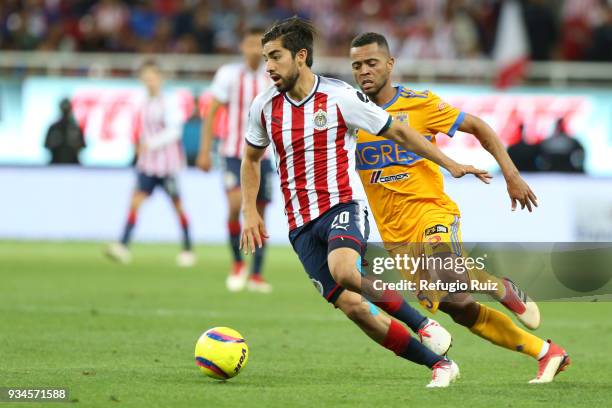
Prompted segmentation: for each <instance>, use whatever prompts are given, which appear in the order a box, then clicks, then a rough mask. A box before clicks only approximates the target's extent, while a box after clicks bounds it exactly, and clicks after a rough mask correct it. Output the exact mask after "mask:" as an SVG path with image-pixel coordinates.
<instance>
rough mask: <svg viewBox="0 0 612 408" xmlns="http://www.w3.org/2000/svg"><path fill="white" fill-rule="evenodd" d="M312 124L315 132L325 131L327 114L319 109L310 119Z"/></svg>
mask: <svg viewBox="0 0 612 408" xmlns="http://www.w3.org/2000/svg"><path fill="white" fill-rule="evenodd" d="M312 121H313V123H314V128H315V129H317V130H325V129H327V112H325V111H324V110H323V109H319V110H318V111H317V112H316V113H315V114H314V117H313V119H312Z"/></svg>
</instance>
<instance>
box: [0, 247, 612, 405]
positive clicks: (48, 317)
mask: <svg viewBox="0 0 612 408" xmlns="http://www.w3.org/2000/svg"><path fill="white" fill-rule="evenodd" d="M101 250H102V245H101V244H91V243H14V242H0V322H1V324H2V330H1V331H0V356H1V359H0V387H1V386H18V387H28V386H38V387H41V386H45V387H51V386H57V387H68V388H70V390H71V399H72V402H73V404H71V405H73V406H82V407H109V406H123V407H225V406H234V407H239V406H245V407H246V406H248V407H251V406H265V407H275V406H278V407H289V406H304V407H315V406H326V407H327V406H334V407H335V406H389V407H393V406H407V407H410V406H412V407H416V406H423V407H424V406H427V407H437V406H468V407H478V406H483V407H491V406H495V407H500V406H501V407H517V406H519V407H527V406H539V407H552V406H588V407H594V406H603V405H609V401H610V395H612V354H611V353H610V347H611V346H612V320H611V319H610V314H611V313H612V304H611V303H606V302H597V303H542V304H541V305H540V307H541V310H542V314H543V324H542V327H541V329H540V330H538V332H537V334H538V335H540V336H541V337H544V338H552V339H554V340H556V341H557V342H559V343H561V344H562V345H564V346H565V347H566V348H567V350H568V351H569V352H570V354H571V358H572V365H571V366H570V368H569V370H568V371H567V372H565V373H562V374H561V375H560V376H559V377H558V378H557V381H556V382H555V383H553V384H548V385H540V386H534V385H528V384H527V381H528V380H529V379H531V378H532V377H534V375H535V371H536V363H535V361H533V360H531V359H530V358H528V357H525V356H523V355H519V354H517V353H513V352H509V351H506V350H502V349H499V348H496V347H494V346H493V345H491V344H489V343H487V342H485V341H483V340H481V339H479V338H477V337H475V336H473V335H471V333H469V332H468V331H467V330H465V329H464V328H462V327H459V326H457V325H455V324H453V323H452V322H451V321H450V320H449V319H448V318H446V316H443V315H441V314H438V315H436V319H438V320H439V321H440V322H441V323H442V324H444V325H445V326H446V327H447V328H448V329H449V330H450V331H451V333H453V336H454V346H453V348H452V349H451V353H450V356H451V357H452V358H453V359H455V360H456V361H457V362H458V363H459V365H460V367H461V372H462V378H461V379H460V380H459V382H457V383H456V384H455V385H454V386H452V387H450V388H448V389H441V390H426V389H425V388H424V386H425V384H426V383H427V382H428V381H429V379H430V372H429V371H428V370H426V369H425V368H423V367H418V366H415V365H412V364H410V363H408V362H406V361H404V360H401V359H399V358H397V357H395V356H394V355H393V354H392V353H391V352H389V351H387V350H384V349H382V348H381V347H379V346H378V345H376V344H374V343H373V342H371V341H370V340H369V339H368V338H366V336H365V335H363V334H362V333H361V332H360V331H359V330H358V329H357V327H355V326H353V325H352V323H350V322H349V321H348V320H346V319H345V318H344V317H343V316H342V315H341V313H340V312H339V311H337V310H334V309H333V308H332V307H331V306H330V305H328V304H327V303H326V302H325V301H323V300H322V299H321V298H320V296H319V295H318V293H317V292H316V291H315V290H314V288H313V287H312V285H311V283H310V281H309V280H308V279H307V277H306V275H305V273H304V272H303V271H302V269H301V267H300V264H299V262H298V260H297V257H296V256H295V255H294V253H293V252H292V251H291V250H290V249H289V248H287V247H273V248H270V250H269V252H268V255H269V256H268V258H267V264H266V269H267V276H268V279H269V281H270V282H271V283H272V284H273V285H274V293H273V294H271V295H260V294H252V293H247V292H244V293H238V294H229V293H227V292H226V291H225V287H224V279H225V276H226V272H227V269H228V262H229V249H227V248H225V247H224V246H200V247H199V248H198V255H199V265H198V266H197V267H196V268H193V269H179V268H177V267H176V266H174V256H175V255H176V252H177V248H176V246H173V245H136V246H135V247H134V251H133V253H134V258H135V259H134V262H133V263H132V264H131V265H130V266H122V265H117V264H114V263H112V262H110V261H108V260H107V259H105V258H104V257H103V256H102V252H101ZM213 326H229V327H232V328H235V329H237V330H238V331H240V332H241V333H242V334H243V336H245V337H246V339H247V342H248V344H249V346H250V353H251V354H250V358H249V364H248V366H247V367H246V369H245V370H244V371H243V372H242V373H241V374H240V375H239V376H238V377H236V378H234V379H232V380H230V381H227V382H217V381H214V380H211V379H209V378H206V377H204V376H203V375H202V374H201V373H200V371H199V370H198V368H197V367H196V365H195V364H194V358H193V350H194V344H195V341H196V339H197V338H198V336H199V335H200V334H201V333H202V332H203V331H204V330H206V329H208V328H210V327H213ZM8 405H9V404H6V403H0V408H1V407H3V406H8ZM15 406H18V407H26V406H40V404H25V403H20V404H18V405H15Z"/></svg>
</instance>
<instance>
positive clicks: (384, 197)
mask: <svg viewBox="0 0 612 408" xmlns="http://www.w3.org/2000/svg"><path fill="white" fill-rule="evenodd" d="M396 89H397V93H396V94H395V96H394V97H393V99H391V101H389V102H388V103H387V104H386V105H384V106H382V108H383V109H385V110H386V111H387V112H389V113H390V114H391V116H392V117H393V119H394V120H398V121H401V122H405V123H407V124H408V125H410V127H412V128H413V129H415V130H416V131H417V132H419V133H421V134H422V135H424V136H425V137H426V138H427V139H428V140H430V141H431V142H432V143H434V144H435V143H436V135H437V134H438V133H445V134H447V135H449V136H451V137H452V136H453V135H454V134H455V132H456V131H457V129H458V128H459V126H460V125H461V123H462V122H463V119H464V117H465V114H464V113H463V112H461V111H460V110H458V109H456V108H454V107H452V106H450V105H449V104H447V103H446V102H444V101H442V100H441V99H440V98H439V97H438V96H437V95H435V94H434V93H432V92H429V91H425V92H416V91H413V90H410V89H407V88H404V87H402V86H398V87H397V88H396ZM357 170H358V171H359V175H360V177H361V181H362V183H363V186H364V188H365V192H366V194H367V196H368V201H369V203H370V207H371V209H372V214H373V215H374V219H375V220H376V224H377V225H378V229H379V231H380V234H381V237H382V239H383V241H385V242H420V241H422V235H423V231H422V229H423V228H421V227H424V224H427V220H428V218H431V217H435V216H440V215H444V214H453V215H457V216H458V215H459V208H458V207H457V205H456V204H455V203H454V202H453V200H451V199H450V197H449V196H448V195H447V194H446V193H445V192H444V178H443V176H442V173H441V171H440V168H439V166H438V165H437V164H435V163H433V162H431V161H429V160H425V159H423V158H422V157H420V156H418V155H417V154H415V153H413V152H411V151H408V150H406V149H404V148H403V147H401V146H399V145H397V144H396V143H395V142H393V141H391V140H389V139H385V138H384V137H380V136H376V135H372V134H369V133H367V132H365V131H362V130H360V131H359V133H358V137H357Z"/></svg>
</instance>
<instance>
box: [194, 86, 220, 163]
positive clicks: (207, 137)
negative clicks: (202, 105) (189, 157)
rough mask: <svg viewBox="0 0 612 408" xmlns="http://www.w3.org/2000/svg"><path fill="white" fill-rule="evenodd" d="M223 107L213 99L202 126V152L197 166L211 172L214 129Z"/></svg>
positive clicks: (199, 153) (197, 160)
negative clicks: (216, 117)
mask: <svg viewBox="0 0 612 408" xmlns="http://www.w3.org/2000/svg"><path fill="white" fill-rule="evenodd" d="M220 106H221V102H219V100H218V99H217V98H215V97H213V98H212V101H211V102H210V106H209V108H208V112H207V113H206V117H205V118H204V123H203V124H202V130H201V133H200V151H199V152H198V157H197V159H196V165H197V166H198V167H199V168H200V169H202V170H204V171H209V170H210V168H211V167H212V157H211V150H212V142H213V129H214V122H215V115H216V114H217V111H218V110H219V107H220Z"/></svg>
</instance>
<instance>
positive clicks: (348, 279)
mask: <svg viewBox="0 0 612 408" xmlns="http://www.w3.org/2000/svg"><path fill="white" fill-rule="evenodd" d="M330 272H331V275H332V277H333V278H334V280H335V281H336V283H337V284H338V285H340V286H342V287H343V288H345V289H349V290H353V291H359V286H360V279H359V273H358V272H357V271H356V270H355V265H354V264H352V263H350V262H346V261H343V262H336V263H334V264H333V265H330Z"/></svg>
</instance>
